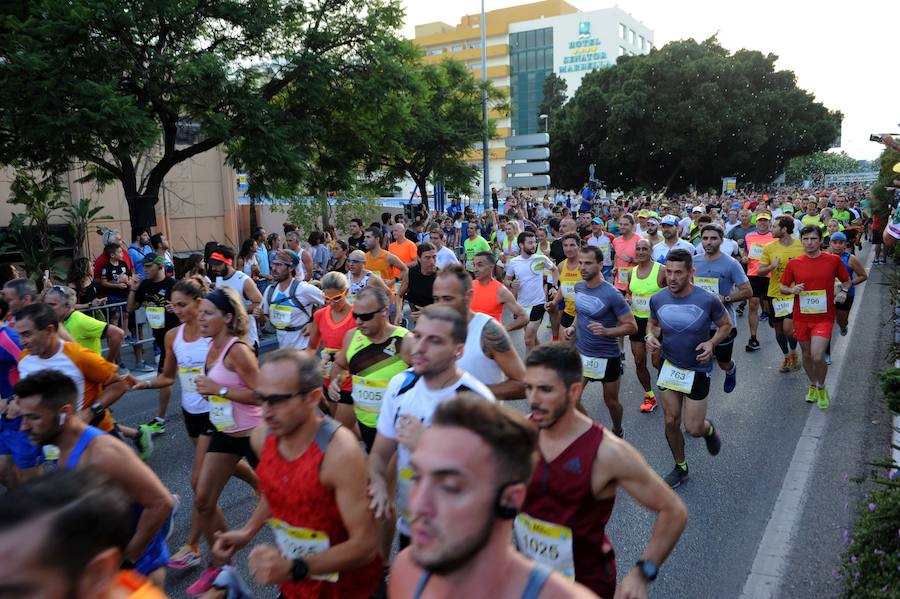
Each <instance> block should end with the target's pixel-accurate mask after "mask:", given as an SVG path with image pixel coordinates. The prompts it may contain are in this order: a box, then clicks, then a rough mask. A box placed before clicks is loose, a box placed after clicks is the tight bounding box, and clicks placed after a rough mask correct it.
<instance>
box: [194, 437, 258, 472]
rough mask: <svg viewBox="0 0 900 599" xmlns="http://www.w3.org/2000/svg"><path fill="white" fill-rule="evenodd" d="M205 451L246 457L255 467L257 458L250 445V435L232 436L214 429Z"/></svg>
mask: <svg viewBox="0 0 900 599" xmlns="http://www.w3.org/2000/svg"><path fill="white" fill-rule="evenodd" d="M206 452H207V453H229V454H231V455H236V456H240V457H242V458H246V460H247V461H248V462H250V465H251V466H252V467H253V468H254V469H256V465H257V464H259V458H258V457H257V456H256V453H255V452H254V451H253V447H251V445H250V437H249V436H247V437H232V436H231V435H226V434H225V433H223V432H222V431H215V432H214V433H213V434H212V436H211V437H210V439H209V447H208V448H207V449H206Z"/></svg>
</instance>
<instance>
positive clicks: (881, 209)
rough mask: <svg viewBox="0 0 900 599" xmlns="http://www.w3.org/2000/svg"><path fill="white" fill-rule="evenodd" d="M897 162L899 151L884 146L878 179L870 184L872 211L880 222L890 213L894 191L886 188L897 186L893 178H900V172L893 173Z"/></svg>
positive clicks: (899, 158)
mask: <svg viewBox="0 0 900 599" xmlns="http://www.w3.org/2000/svg"><path fill="white" fill-rule="evenodd" d="M898 162H900V152H897V151H895V150H893V149H891V148H888V147H885V149H884V151H883V152H882V153H881V159H880V168H879V169H878V180H877V181H875V183H874V184H873V185H872V211H873V212H875V213H877V214H878V215H879V217H880V218H881V222H882V224H883V223H884V222H886V219H887V218H888V217H889V216H890V214H891V202H892V201H893V200H894V192H893V190H890V189H887V188H888V187H897V186H896V185H895V184H894V180H897V179H900V173H895V172H894V170H893V169H894V165H895V164H897V163H898Z"/></svg>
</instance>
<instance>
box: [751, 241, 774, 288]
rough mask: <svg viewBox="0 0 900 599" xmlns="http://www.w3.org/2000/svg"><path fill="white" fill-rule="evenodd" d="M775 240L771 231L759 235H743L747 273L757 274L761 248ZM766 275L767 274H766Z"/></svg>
mask: <svg viewBox="0 0 900 599" xmlns="http://www.w3.org/2000/svg"><path fill="white" fill-rule="evenodd" d="M773 241H775V237H774V236H773V235H772V233H766V234H765V235H760V234H759V233H756V232H753V233H747V236H746V237H744V247H745V248H746V250H747V274H748V275H749V276H751V277H755V276H759V275H757V274H756V273H757V272H758V271H759V259H760V258H762V253H763V248H764V247H765V246H766V245H768V244H770V243H772V242H773ZM766 276H767V277H768V276H769V275H766Z"/></svg>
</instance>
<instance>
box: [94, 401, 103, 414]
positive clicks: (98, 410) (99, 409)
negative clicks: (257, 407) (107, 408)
mask: <svg viewBox="0 0 900 599" xmlns="http://www.w3.org/2000/svg"><path fill="white" fill-rule="evenodd" d="M103 410H104V407H103V406H102V405H101V404H100V402H99V401H95V402H94V403H92V404H91V412H93V413H94V416H99V415H101V414H102V413H103Z"/></svg>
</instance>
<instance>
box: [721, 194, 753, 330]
mask: <svg viewBox="0 0 900 599" xmlns="http://www.w3.org/2000/svg"><path fill="white" fill-rule="evenodd" d="M752 217H753V213H752V212H750V211H749V210H747V209H746V208H744V209H742V210H740V211H739V212H738V224H737V225H736V226H733V227H731V228H730V229H729V230H728V233H726V234H725V238H726V239H732V240H734V241H736V242H737V244H738V247H739V248H740V250H741V259H740V263H741V266H743V267H744V272H747V263H748V259H747V243H746V239H745V238H746V237H747V234H748V233H753V232H754V231H755V230H756V227H754V226H753V223H752V222H751V221H752ZM751 288H752V285H751ZM746 305H747V303H746V302H741V303H740V304H739V305H738V307H737V309H736V310H735V312H736V314H737V315H738V316H743V315H744V309H745V308H746Z"/></svg>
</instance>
